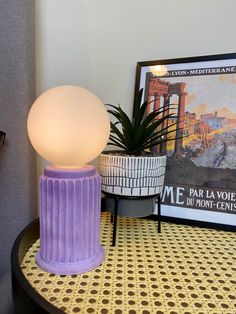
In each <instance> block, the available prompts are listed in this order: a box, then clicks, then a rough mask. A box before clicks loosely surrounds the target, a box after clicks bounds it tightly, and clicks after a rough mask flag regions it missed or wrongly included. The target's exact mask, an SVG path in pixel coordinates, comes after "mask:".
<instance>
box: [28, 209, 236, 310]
mask: <svg viewBox="0 0 236 314" xmlns="http://www.w3.org/2000/svg"><path fill="white" fill-rule="evenodd" d="M156 229H157V226H156V222H154V221H152V220H147V219H132V218H125V217H119V221H118V229H117V232H118V233H117V242H116V247H112V246H111V245H110V243H111V236H112V224H111V223H110V215H109V214H108V213H102V218H101V236H102V245H103V247H104V248H105V251H106V259H105V261H104V263H103V264H102V265H101V266H100V267H98V268H97V269H95V270H93V271H90V272H88V273H86V274H82V275H77V276H75V275H74V276H59V275H52V274H48V273H46V272H44V271H42V270H40V269H39V268H38V267H37V266H36V264H35V254H36V252H37V249H38V247H39V241H37V242H36V243H35V244H34V245H33V247H32V248H31V249H30V251H29V252H28V253H27V255H26V256H25V258H24V260H23V263H22V270H23V272H24V273H25V276H26V277H27V279H28V280H29V281H30V283H31V284H32V286H33V287H34V288H35V289H36V290H37V291H38V292H39V293H40V294H41V295H42V296H43V297H45V298H46V299H48V300H49V301H50V302H51V303H53V304H54V305H55V306H57V307H58V308H61V309H62V310H63V311H64V312H65V313H103V314H105V313H108V314H109V313H111V314H112V313H115V314H121V313H123V314H136V313H140V314H141V313H142V314H149V313H151V314H154V313H155V314H206V313H212V314H214V313H215V314H218V313H219V314H220V313H221V314H234V313H236V293H235V292H236V291H235V290H236V234H235V233H233V232H226V231H219V230H213V229H203V228H198V227H193V226H186V225H177V224H173V223H164V222H163V223H162V233H161V234H158V233H157V230H156Z"/></svg>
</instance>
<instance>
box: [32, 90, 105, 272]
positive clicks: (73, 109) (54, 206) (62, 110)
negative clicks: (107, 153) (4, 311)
mask: <svg viewBox="0 0 236 314" xmlns="http://www.w3.org/2000/svg"><path fill="white" fill-rule="evenodd" d="M27 127H28V134H29V138H30V141H31V143H32V145H33V146H34V148H35V150H36V151H37V152H38V153H39V154H40V155H41V156H42V157H44V158H45V159H47V160H48V161H50V162H51V163H52V164H53V165H52V166H50V167H46V168H45V169H44V174H43V176H42V177H41V179H40V249H39V251H38V253H37V256H36V262H37V264H38V266H39V267H40V268H42V269H43V270H45V271H47V272H50V273H54V274H61V275H72V274H80V273H84V272H87V271H89V270H92V269H94V268H96V267H97V266H98V265H100V264H101V263H102V261H103V260H104V256H105V253H104V250H103V248H102V246H101V244H100V202H101V182H100V177H99V175H98V173H97V172H96V170H95V168H94V167H93V166H90V165H86V163H87V162H89V161H91V160H93V159H94V158H96V157H97V156H98V155H99V154H100V153H101V151H102V150H103V149H104V147H105V146H106V143H107V141H108V138H109V133H110V122H109V116H108V113H107V111H106V109H105V106H104V105H103V104H102V102H101V101H100V100H99V99H98V98H97V97H96V96H95V95H94V94H92V93H91V92H89V91H88V90H87V89H84V88H82V87H78V86H59V87H55V88H52V89H49V90H48V91H47V92H45V93H44V94H42V95H41V96H40V97H39V98H38V99H37V100H36V101H35V102H34V104H33V106H32V107H31V109H30V112H29V116H28V122H27Z"/></svg>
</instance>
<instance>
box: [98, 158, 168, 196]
mask: <svg viewBox="0 0 236 314" xmlns="http://www.w3.org/2000/svg"><path fill="white" fill-rule="evenodd" d="M165 170H166V156H126V155H118V154H112V153H111V152H109V153H102V154H101V155H100V156H99V162H98V171H99V173H100V175H101V177H102V191H104V192H108V193H112V194H117V195H124V196H148V195H155V194H158V193H161V192H162V189H163V184H164V177H165Z"/></svg>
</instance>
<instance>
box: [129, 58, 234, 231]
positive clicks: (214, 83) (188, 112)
mask: <svg viewBox="0 0 236 314" xmlns="http://www.w3.org/2000/svg"><path fill="white" fill-rule="evenodd" d="M140 88H143V89H144V93H143V98H144V99H143V100H148V101H150V102H151V104H152V105H150V106H149V110H155V109H157V108H161V107H163V108H170V111H171V113H172V114H173V116H172V117H171V121H170V122H169V123H173V122H175V123H176V125H177V127H178V128H180V129H181V130H178V131H177V132H180V133H178V134H176V137H177V139H176V140H175V141H170V142H168V144H167V145H165V146H163V147H162V148H161V149H162V151H161V153H164V154H166V155H167V156H168V158H167V169H166V178H165V187H164V190H163V193H162V204H163V205H162V214H163V215H164V216H169V217H176V218H183V219H190V220H198V221H205V222H211V223H219V224H226V225H232V226H235V225H236V53H231V54H222V55H212V56H201V57H191V58H182V59H172V60H157V61H144V62H138V63H137V70H136V84H135V97H137V94H138V91H139V89H140ZM173 105H174V106H173ZM173 107H174V108H176V109H171V108H173ZM182 135H183V136H184V137H183V138H180V137H181V136H182Z"/></svg>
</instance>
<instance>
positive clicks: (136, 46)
mask: <svg viewBox="0 0 236 314" xmlns="http://www.w3.org/2000/svg"><path fill="white" fill-rule="evenodd" d="M35 3H36V51H37V94H38V95H39V94H40V93H42V92H43V91H45V90H47V89H48V88H50V87H52V86H56V85H61V84H77V85H81V86H84V87H86V88H88V89H90V90H91V91H93V92H94V93H95V94H97V96H99V97H100V98H101V99H102V101H103V102H104V103H106V102H110V103H114V104H117V103H120V104H121V105H122V106H123V107H124V108H125V109H126V111H127V113H129V114H130V115H131V112H132V101H133V94H134V81H135V67H136V63H137V61H146V60H158V59H169V58H179V57H188V56H197V55H206V54H218V53H228V52H236V40H235V34H236V20H235V12H236V1H235V0H227V1H225V0H198V1H195V0H178V1H177V0H176V1H175V0H165V1H164V0H119V1H112V0H36V2H35ZM38 164H39V172H41V171H42V166H43V161H42V160H41V159H40V160H39V162H38Z"/></svg>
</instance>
